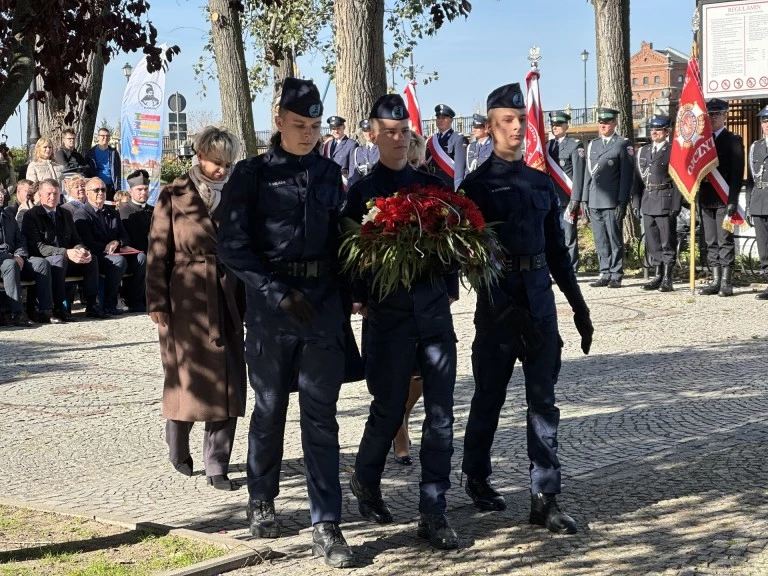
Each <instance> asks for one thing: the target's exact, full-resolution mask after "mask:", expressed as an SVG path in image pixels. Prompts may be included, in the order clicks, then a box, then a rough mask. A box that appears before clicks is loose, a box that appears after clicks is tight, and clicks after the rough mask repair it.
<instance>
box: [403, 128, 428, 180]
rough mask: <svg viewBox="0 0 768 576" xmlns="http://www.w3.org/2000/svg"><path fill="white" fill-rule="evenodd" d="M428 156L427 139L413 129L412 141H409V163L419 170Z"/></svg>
mask: <svg viewBox="0 0 768 576" xmlns="http://www.w3.org/2000/svg"><path fill="white" fill-rule="evenodd" d="M426 157H427V141H426V140H425V139H424V137H423V136H420V135H419V134H417V133H416V132H414V131H413V130H411V141H410V142H409V143H408V164H410V165H411V166H413V167H414V168H416V169H417V170H418V169H419V168H421V167H423V166H424V162H425V160H426Z"/></svg>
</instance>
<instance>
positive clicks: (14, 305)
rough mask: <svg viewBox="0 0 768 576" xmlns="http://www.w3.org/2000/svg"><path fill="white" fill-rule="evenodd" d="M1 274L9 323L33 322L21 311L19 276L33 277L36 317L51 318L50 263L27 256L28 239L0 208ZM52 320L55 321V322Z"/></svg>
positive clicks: (21, 277) (11, 218)
mask: <svg viewBox="0 0 768 576" xmlns="http://www.w3.org/2000/svg"><path fill="white" fill-rule="evenodd" d="M0 275H2V279H3V289H4V290H5V300H6V302H7V305H8V308H10V312H11V317H10V322H9V323H10V324H11V325H12V326H32V324H33V322H32V320H30V319H29V317H28V316H27V314H26V312H24V305H23V302H22V298H21V294H22V290H21V280H22V279H24V280H32V279H34V280H35V284H36V294H37V299H38V302H39V306H38V320H39V321H41V322H50V321H51V309H52V308H53V301H52V299H51V267H50V265H49V264H48V262H47V261H46V260H45V259H43V258H31V259H30V258H29V253H28V252H27V242H26V240H25V238H24V236H23V235H22V233H21V231H20V230H19V227H18V225H17V224H16V220H15V219H14V218H13V216H12V215H11V213H9V212H5V211H0ZM54 323H55V322H54Z"/></svg>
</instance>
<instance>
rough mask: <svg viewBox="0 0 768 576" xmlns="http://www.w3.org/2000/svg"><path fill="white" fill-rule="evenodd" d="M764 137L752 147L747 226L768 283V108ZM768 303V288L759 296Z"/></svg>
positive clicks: (764, 115)
mask: <svg viewBox="0 0 768 576" xmlns="http://www.w3.org/2000/svg"><path fill="white" fill-rule="evenodd" d="M758 116H759V117H760V126H761V127H762V129H763V137H762V138H760V140H756V141H755V142H753V143H752V146H750V147H749V171H748V176H747V224H749V225H750V226H754V227H755V237H756V238H757V253H758V255H759V256H760V267H761V268H762V269H763V274H764V275H765V278H766V280H768V172H766V167H768V106H766V107H765V108H763V109H762V110H761V111H760V114H758ZM755 298H757V299H758V300H768V287H766V288H765V290H763V291H762V292H760V293H758V295H757V296H755Z"/></svg>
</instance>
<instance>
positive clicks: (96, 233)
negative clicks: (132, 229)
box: [75, 204, 130, 254]
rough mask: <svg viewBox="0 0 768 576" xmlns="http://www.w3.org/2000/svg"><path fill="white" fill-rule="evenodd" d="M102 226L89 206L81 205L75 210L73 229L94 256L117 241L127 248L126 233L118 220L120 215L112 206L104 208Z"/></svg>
mask: <svg viewBox="0 0 768 576" xmlns="http://www.w3.org/2000/svg"><path fill="white" fill-rule="evenodd" d="M103 210H104V224H102V223H101V220H100V219H99V216H98V214H97V212H96V208H94V207H93V206H92V205H91V204H83V205H82V206H80V207H79V208H78V209H77V210H75V228H77V233H78V234H80V238H82V239H83V244H85V245H86V247H87V248H88V250H90V251H91V252H92V253H94V254H103V253H104V249H105V248H106V247H107V244H109V243H110V242H112V241H113V240H118V241H119V242H120V245H121V246H128V245H129V244H130V240H129V238H128V233H127V232H126V231H125V228H124V227H123V223H122V221H121V220H120V214H119V213H118V212H117V210H115V209H114V208H112V206H106V205H105V206H104V208H103Z"/></svg>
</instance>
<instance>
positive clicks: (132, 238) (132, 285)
mask: <svg viewBox="0 0 768 576" xmlns="http://www.w3.org/2000/svg"><path fill="white" fill-rule="evenodd" d="M127 180H128V186H130V188H129V190H128V193H129V194H130V196H131V200H130V201H129V202H127V203H125V204H123V205H121V206H120V218H121V219H122V221H123V226H124V227H125V231H126V232H127V233H128V244H129V246H131V247H132V248H135V249H136V250H140V251H141V253H140V254H136V255H135V256H129V257H127V259H128V271H129V272H130V273H131V277H130V278H128V279H126V282H124V283H123V298H125V303H126V305H127V306H128V308H129V310H130V311H132V312H146V310H147V304H146V298H145V283H144V280H145V275H146V266H147V248H148V246H149V226H150V224H152V206H150V205H149V204H147V199H148V198H149V173H148V172H147V171H146V170H136V171H135V172H131V173H130V174H129V175H128V178H127Z"/></svg>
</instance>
